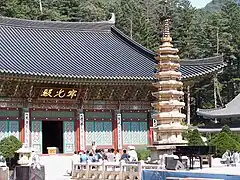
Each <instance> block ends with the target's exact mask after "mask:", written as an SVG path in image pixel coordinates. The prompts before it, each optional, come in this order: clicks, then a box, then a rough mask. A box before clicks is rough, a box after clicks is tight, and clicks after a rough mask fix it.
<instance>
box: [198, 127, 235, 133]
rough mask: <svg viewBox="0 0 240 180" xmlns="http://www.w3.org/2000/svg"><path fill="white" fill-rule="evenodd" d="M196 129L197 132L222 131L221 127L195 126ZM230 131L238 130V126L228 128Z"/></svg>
mask: <svg viewBox="0 0 240 180" xmlns="http://www.w3.org/2000/svg"><path fill="white" fill-rule="evenodd" d="M197 130H198V131H199V132H202V133H204V132H221V131H222V128H197ZM230 130H231V131H234V132H238V131H240V127H239V128H230Z"/></svg>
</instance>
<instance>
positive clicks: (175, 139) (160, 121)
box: [150, 18, 187, 158]
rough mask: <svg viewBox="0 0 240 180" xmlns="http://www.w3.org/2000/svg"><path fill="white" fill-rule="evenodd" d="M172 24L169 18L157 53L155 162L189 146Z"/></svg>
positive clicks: (152, 148)
mask: <svg viewBox="0 0 240 180" xmlns="http://www.w3.org/2000/svg"><path fill="white" fill-rule="evenodd" d="M169 21H170V20H169V19H168V18H167V19H165V20H164V29H163V37H162V45H160V48H159V49H158V50H157V51H156V53H157V56H156V57H155V59H156V60H157V61H158V64H157V65H155V68H156V70H157V72H156V73H155V74H154V77H155V79H156V82H155V83H153V86H154V87H156V88H157V90H158V91H156V92H153V93H152V95H153V96H154V97H156V99H157V101H156V102H154V103H152V106H153V107H154V109H155V110H156V111H155V113H154V114H153V115H152V118H153V119H155V120H156V121H157V123H156V126H155V127H153V130H154V131H155V132H156V139H155V141H154V142H153V147H151V148H150V149H151V150H152V151H153V152H154V153H152V156H153V157H155V158H157V157H158V156H156V155H158V154H163V153H171V152H172V150H173V149H174V148H175V146H176V145H181V144H186V141H184V140H183V139H182V131H183V130H184V129H186V128H187V126H183V125H181V122H182V120H183V119H185V117H186V116H185V114H183V113H181V109H182V108H183V107H184V106H185V103H184V102H180V98H181V97H182V96H183V95H184V92H183V91H182V88H183V83H182V82H181V81H180V79H181V75H182V73H181V72H179V71H177V69H179V67H180V64H179V60H180V58H179V56H178V55H177V52H178V49H176V48H173V45H172V44H171V42H172V38H171V36H170V31H169Z"/></svg>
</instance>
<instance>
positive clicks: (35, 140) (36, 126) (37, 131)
mask: <svg viewBox="0 0 240 180" xmlns="http://www.w3.org/2000/svg"><path fill="white" fill-rule="evenodd" d="M32 147H33V148H34V149H36V150H37V151H38V152H39V153H42V121H32Z"/></svg>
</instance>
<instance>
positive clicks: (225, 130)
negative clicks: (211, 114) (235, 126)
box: [221, 125, 232, 135]
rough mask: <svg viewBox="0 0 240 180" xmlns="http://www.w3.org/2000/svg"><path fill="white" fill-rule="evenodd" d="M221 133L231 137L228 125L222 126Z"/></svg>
mask: <svg viewBox="0 0 240 180" xmlns="http://www.w3.org/2000/svg"><path fill="white" fill-rule="evenodd" d="M221 132H225V133H227V134H228V135H231V134H232V132H231V130H230V128H229V126H228V125H224V126H223V127H222V130H221Z"/></svg>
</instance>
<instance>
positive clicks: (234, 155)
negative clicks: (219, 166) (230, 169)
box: [221, 150, 240, 166]
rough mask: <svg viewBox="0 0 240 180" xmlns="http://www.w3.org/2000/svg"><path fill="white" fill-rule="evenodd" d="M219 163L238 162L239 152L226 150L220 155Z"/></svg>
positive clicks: (239, 158)
mask: <svg viewBox="0 0 240 180" xmlns="http://www.w3.org/2000/svg"><path fill="white" fill-rule="evenodd" d="M221 163H223V164H227V166H229V165H230V164H234V165H235V164H236V163H240V153H238V152H235V151H232V152H231V151H230V150H226V152H225V153H224V154H223V155H222V159H221Z"/></svg>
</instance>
